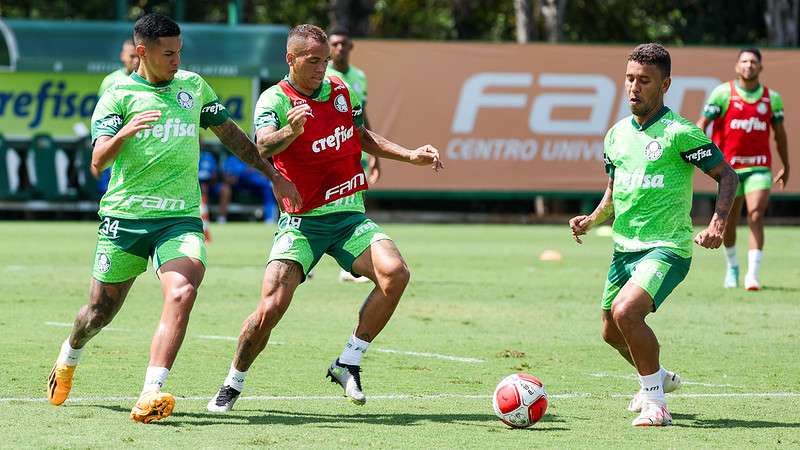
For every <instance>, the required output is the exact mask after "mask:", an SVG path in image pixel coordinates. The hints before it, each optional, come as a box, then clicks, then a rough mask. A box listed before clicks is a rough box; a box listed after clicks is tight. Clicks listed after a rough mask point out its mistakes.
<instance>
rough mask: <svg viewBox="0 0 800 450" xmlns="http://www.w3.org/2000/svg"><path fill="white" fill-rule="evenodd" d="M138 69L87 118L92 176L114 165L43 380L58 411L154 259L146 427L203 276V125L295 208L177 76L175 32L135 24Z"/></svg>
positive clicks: (140, 416) (188, 80)
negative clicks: (154, 323)
mask: <svg viewBox="0 0 800 450" xmlns="http://www.w3.org/2000/svg"><path fill="white" fill-rule="evenodd" d="M134 42H135V44H136V52H137V54H138V55H139V57H140V60H141V63H140V64H139V68H138V69H137V72H135V73H133V74H132V75H131V76H130V77H129V78H127V79H126V80H124V81H119V82H117V83H116V84H115V85H114V86H112V87H111V88H110V89H108V90H107V91H106V92H105V93H104V94H103V96H102V97H101V98H100V100H99V102H98V105H97V107H96V108H95V111H94V115H93V117H92V138H93V140H94V150H93V153H92V162H91V164H92V171H93V172H94V173H95V174H97V173H99V172H100V171H102V170H103V169H105V168H106V167H108V166H109V165H111V166H112V174H111V181H110V183H109V188H108V191H107V192H106V194H105V195H104V196H103V198H102V199H101V201H100V211H99V215H100V227H99V231H98V238H97V247H96V253H95V258H94V269H93V272H92V286H91V293H90V298H89V303H88V304H87V305H86V306H84V307H83V308H81V310H80V311H79V312H78V316H77V317H76V319H75V323H74V325H73V328H72V332H71V333H70V336H69V338H68V339H67V340H66V341H64V343H63V344H62V347H61V352H60V354H59V356H58V359H57V360H56V363H55V365H54V367H53V370H52V372H51V374H50V377H49V380H48V390H47V394H48V400H49V401H50V403H52V404H55V405H60V404H62V403H63V402H64V401H65V400H66V399H67V397H68V395H69V392H70V389H71V387H72V377H73V373H74V371H75V368H76V366H77V363H78V360H79V358H80V354H81V352H82V350H83V348H84V346H85V345H86V343H87V342H88V341H89V340H90V339H91V338H92V337H93V336H95V335H96V334H97V333H98V332H99V331H100V330H101V329H102V328H103V327H104V326H105V325H107V324H108V323H110V322H111V320H112V319H113V318H114V315H115V314H116V313H117V312H118V311H119V310H120V308H121V307H122V304H123V302H124V301H125V297H126V296H127V294H128V291H129V290H130V288H131V286H132V285H133V282H134V280H135V279H136V277H137V276H138V275H140V274H141V273H143V272H144V271H145V270H146V268H147V261H148V258H152V260H153V267H154V269H155V270H156V271H157V274H158V277H159V280H160V282H161V287H162V292H163V293H164V303H163V310H162V316H161V320H160V322H159V325H158V327H157V331H156V333H155V335H154V336H153V340H152V343H151V347H150V362H149V364H148V367H147V371H146V374H145V383H144V388H143V389H142V394H141V396H140V398H139V400H138V401H137V403H136V405H135V406H134V407H133V410H132V411H131V419H133V420H135V421H137V422H144V423H149V422H151V421H153V420H158V419H162V418H164V417H167V416H169V415H170V414H171V412H172V409H173V407H174V405H175V399H174V397H173V396H172V395H171V394H168V393H165V392H161V387H162V386H163V385H164V383H165V381H166V378H167V375H168V373H169V369H170V368H171V367H172V364H173V362H174V360H175V357H176V355H177V352H178V350H179V348H180V345H181V343H182V341H183V337H184V334H185V332H186V326H187V324H188V320H189V313H190V312H191V309H192V305H193V304H194V300H195V298H196V296H197V290H198V288H199V286H200V283H201V281H202V279H203V276H204V274H205V265H206V249H205V243H204V239H203V229H202V223H201V221H200V211H199V204H200V187H199V184H198V179H197V172H198V158H199V151H200V149H199V128H200V127H204V128H206V127H208V128H211V130H212V131H213V132H214V133H215V134H216V135H217V136H218V137H219V139H220V141H221V142H222V143H223V144H224V145H226V146H227V147H228V148H229V149H231V150H232V151H233V152H234V153H236V154H237V155H239V157H240V158H241V159H242V160H244V161H247V162H248V163H250V164H251V165H253V166H255V167H257V168H259V169H260V170H262V171H263V172H264V173H265V174H267V175H268V176H270V177H271V178H273V180H274V182H275V183H277V185H276V187H275V190H276V195H278V197H279V198H281V197H285V198H287V200H289V201H290V202H291V201H296V199H295V198H293V196H298V197H299V194H297V192H296V190H295V191H294V192H293V191H292V190H293V186H292V185H291V184H290V183H288V181H286V180H285V179H283V177H281V176H280V175H279V174H278V173H277V172H276V171H275V169H274V168H273V167H272V166H271V165H269V164H268V163H265V162H264V161H263V160H262V159H261V157H260V156H259V154H258V150H257V149H256V147H255V145H254V144H253V142H252V141H250V140H249V138H248V137H247V136H246V135H245V134H244V132H242V130H241V129H240V128H239V127H238V126H237V125H236V124H235V123H234V122H233V121H232V120H231V119H230V118H229V115H228V113H227V110H226V109H225V107H224V106H223V105H222V104H221V103H220V101H219V99H218V98H217V96H216V94H215V93H214V91H213V89H211V87H210V86H209V85H208V84H207V83H206V82H205V81H204V80H203V78H201V77H200V76H199V75H197V74H195V73H192V72H186V71H181V70H178V66H179V64H180V51H181V47H182V41H181V38H180V28H179V27H178V25H177V24H176V23H175V22H173V21H172V20H171V19H170V18H168V17H166V16H163V15H160V14H148V15H145V16H143V17H142V18H140V19H139V20H138V21H137V22H136V24H135V26H134Z"/></svg>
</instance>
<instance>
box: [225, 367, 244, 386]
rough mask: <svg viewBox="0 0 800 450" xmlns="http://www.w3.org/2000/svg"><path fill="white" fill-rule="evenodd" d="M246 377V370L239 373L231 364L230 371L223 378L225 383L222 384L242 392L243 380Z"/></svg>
mask: <svg viewBox="0 0 800 450" xmlns="http://www.w3.org/2000/svg"><path fill="white" fill-rule="evenodd" d="M246 376H247V371H246V370H245V371H244V372H239V371H238V370H236V367H233V364H231V370H229V371H228V376H227V377H225V381H224V382H223V383H222V384H223V385H224V386H230V387H232V388H234V389H236V390H237V391H239V392H242V391H243V390H244V379H245V377H246Z"/></svg>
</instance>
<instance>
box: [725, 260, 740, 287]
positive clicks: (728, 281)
mask: <svg viewBox="0 0 800 450" xmlns="http://www.w3.org/2000/svg"><path fill="white" fill-rule="evenodd" d="M724 286H725V288H726V289H734V288H738V287H739V266H728V269H727V270H726V271H725V283H724Z"/></svg>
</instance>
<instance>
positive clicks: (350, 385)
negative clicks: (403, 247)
mask: <svg viewBox="0 0 800 450" xmlns="http://www.w3.org/2000/svg"><path fill="white" fill-rule="evenodd" d="M329 58H330V48H329V46H328V38H327V36H326V35H325V32H324V31H322V30H321V29H320V28H319V27H316V26H314V25H309V24H303V25H298V26H296V27H294V28H292V29H291V30H290V31H289V37H288V39H287V44H286V62H287V64H288V65H289V75H288V76H287V78H286V79H285V80H284V81H282V82H281V83H279V85H277V86H273V87H270V88H269V89H267V90H266V91H265V92H264V93H262V94H261V97H260V98H259V100H258V102H257V104H256V110H255V127H256V130H257V131H256V139H257V145H258V148H259V151H260V152H261V154H262V155H265V156H270V157H275V159H276V161H277V162H276V165H277V166H278V168H281V169H282V170H286V171H287V173H288V172H289V171H290V169H289V168H288V167H289V166H283V165H282V160H284V158H285V160H287V161H288V160H290V159H292V158H296V159H297V162H296V164H297V165H294V166H292V167H291V172H294V173H288V175H287V176H288V178H290V179H293V177H295V176H297V177H298V178H296V179H298V180H302V179H303V175H302V174H307V173H310V174H313V176H312V177H311V179H305V180H304V181H303V182H305V183H307V186H312V187H313V188H314V189H317V188H321V189H324V188H325V187H324V186H322V187H320V186H316V185H317V181H320V180H323V179H324V178H323V177H324V173H323V174H320V173H319V172H317V171H311V170H309V171H306V169H313V168H314V161H313V160H312V159H311V158H314V156H313V155H314V154H315V153H318V152H312V151H313V149H314V147H313V145H314V144H312V143H311V140H312V139H317V138H318V136H321V135H322V134H324V133H327V132H328V131H327V130H328V129H330V128H329V126H328V125H330V124H331V123H334V122H335V123H344V122H346V125H347V126H344V127H343V128H344V129H347V128H350V129H354V130H356V132H355V134H354V135H352V137H353V139H354V141H348V144H347V145H348V146H350V147H348V149H349V151H350V153H348V154H347V155H346V156H347V157H348V158H350V157H353V158H350V160H349V163H355V162H356V160H355V159H354V158H355V156H356V154H355V153H354V151H358V150H359V149H363V150H366V151H367V152H369V153H370V154H374V155H379V156H381V157H383V158H391V159H394V160H398V161H404V162H408V163H411V164H415V165H420V166H427V165H430V166H431V167H432V168H433V169H434V170H435V171H438V170H440V169H441V168H442V164H441V161H440V160H439V151H438V150H437V149H436V148H434V147H432V146H430V145H424V146H422V147H419V148H417V149H414V150H412V149H408V148H405V147H402V146H400V145H398V144H395V143H392V142H390V141H388V140H387V139H385V138H383V137H381V136H379V135H378V134H376V133H374V132H372V131H370V130H368V129H367V128H365V127H364V126H363V123H362V121H361V120H360V115H361V107H360V104H359V100H358V98H357V97H356V96H355V95H352V94H350V104H351V108H350V109H347V108H344V107H342V108H336V110H334V112H335V111H338V112H335V114H336V115H335V116H334V115H333V113H331V112H327V113H325V112H324V111H326V109H325V108H326V107H327V108H332V106H326V105H331V99H332V98H333V99H336V98H339V97H338V96H334V94H332V90H335V89H339V90H340V91H341V90H347V91H349V90H350V89H349V88H347V87H346V86H345V85H343V84H340V83H339V82H338V81H337V82H336V87H335V88H334V87H332V83H333V81H331V79H330V78H328V77H326V76H325V69H326V67H327V65H328V60H329ZM290 92H293V93H292V94H291V95H294V93H296V94H297V97H295V98H290V97H289V96H288V95H289V94H288V93H290ZM338 95H340V96H341V99H342V100H344V95H345V93H341V94H338ZM293 102H295V103H293ZM345 106H346V105H345ZM321 111H322V112H321ZM340 121H341V122H340ZM337 129H338V128H337ZM314 130H316V132H315V131H314ZM326 139H333V135H331V136H330V137H329V138H326ZM316 142H319V141H316ZM356 143H357V144H356ZM351 145H354V146H351ZM308 146H310V147H311V148H308ZM329 151H330V150H329ZM284 152H285V153H284ZM328 155H330V153H328ZM330 161H332V160H330ZM353 165H354V164H348V170H350V169H354V170H355V172H356V174H357V175H358V176H360V178H361V179H363V176H361V175H362V174H360V173H358V167H357V166H356V167H353ZM328 170H334V171H335V170H336V169H335V168H334V169H330V168H329V169H328ZM298 184H299V185H300V190H301V192H305V191H304V188H305V186H306V185H303V184H301V181H298ZM361 186H363V185H361ZM360 194H361V191H356V194H350V195H347V194H343V195H344V196H343V197H342V198H341V199H339V200H331V201H327V202H326V201H325V198H328V197H327V196H326V197H324V198H322V203H321V204H320V202H319V201H312V202H310V203H309V204H308V205H305V206H304V207H303V208H306V207H308V208H311V209H310V210H308V211H305V209H299V208H298V209H295V210H292V209H289V208H287V211H285V212H284V214H282V215H281V218H280V220H279V222H278V227H279V228H278V231H277V233H276V234H275V238H274V240H273V243H272V249H271V251H270V254H269V259H268V262H267V267H266V269H265V271H264V277H263V280H262V285H261V298H260V302H259V304H258V307H257V308H256V310H255V311H253V313H252V314H251V315H250V316H249V317H247V318H246V319H245V320H244V323H243V324H242V328H241V333H240V335H239V341H238V342H239V343H238V345H237V347H236V351H235V353H234V356H233V361H232V362H231V367H230V370H229V372H228V375H227V377H226V378H225V380H224V381H223V383H222V386H221V387H220V388H219V390H218V391H217V393H216V394H215V395H214V396H213V397H212V398H211V401H209V403H208V410H209V411H212V412H227V411H230V409H231V408H232V407H233V405H234V403H235V402H236V399H237V398H239V394H241V392H242V390H243V389H244V382H245V377H246V375H247V372H248V370H249V369H250V367H251V365H252V364H253V362H254V361H255V359H256V357H257V356H258V355H259V354H260V353H261V351H262V350H263V349H264V348H265V346H266V345H267V342H268V340H269V337H270V334H271V332H272V330H273V329H274V327H275V326H276V325H277V324H278V321H280V319H281V317H282V316H283V314H284V313H285V312H286V310H287V309H288V308H289V304H290V303H291V301H292V298H293V296H294V292H295V289H297V287H298V286H299V285H300V283H302V282H303V280H304V278H305V275H306V274H307V273H308V271H309V270H310V269H311V268H312V267H313V266H314V265H315V264H316V263H317V262H318V261H319V259H320V258H321V257H322V256H323V255H324V254H329V255H331V256H333V257H334V258H335V259H336V261H337V262H338V263H339V265H340V266H341V267H342V268H343V269H346V270H348V271H351V272H353V273H355V274H359V275H364V276H366V277H368V278H369V279H370V280H372V281H373V282H374V283H375V287H374V289H373V290H372V291H371V292H370V293H369V295H368V296H367V298H366V299H365V300H364V303H363V305H362V307H361V309H360V310H359V312H358V321H357V324H356V326H355V329H354V330H353V331H352V333H351V335H350V337H349V339H348V340H347V343H346V344H345V346H344V349H343V350H342V353H341V354H340V355H339V357H338V358H337V359H336V360H335V361H334V362H333V363H331V364H330V365H329V366H328V372H327V375H328V376H329V377H330V378H331V381H332V382H335V383H337V384H339V385H340V386H341V387H342V388H343V389H344V393H345V395H346V396H347V397H349V399H350V400H351V401H352V402H353V403H356V404H359V405H361V404H364V402H366V396H365V395H364V393H363V391H362V388H361V378H360V363H361V359H362V356H363V354H364V352H366V350H367V348H368V346H369V344H370V342H372V340H373V339H375V337H376V336H377V335H378V333H380V332H381V330H383V328H384V327H385V326H386V324H387V323H388V321H389V319H390V318H391V316H392V314H393V313H394V310H395V308H396V307H397V304H398V303H399V301H400V297H401V296H402V294H403V292H404V291H405V288H406V285H407V284H408V281H409V278H410V271H409V269H408V266H407V265H406V263H405V260H404V259H403V257H402V255H401V254H400V251H399V250H398V249H397V247H396V246H395V244H394V242H393V241H392V240H391V239H390V238H389V237H388V236H387V235H386V234H385V233H384V232H383V230H382V229H381V228H380V226H378V225H377V224H376V223H375V222H373V221H372V220H370V219H369V218H368V217H366V216H365V215H364V202H363V197H362V196H361V195H360ZM307 197H308V198H310V199H314V198H315V197H314V196H313V195H311V196H307ZM320 198H321V196H320ZM303 201H306V198H304V199H303ZM316 205H319V206H316ZM293 211H298V212H299V211H305V212H303V213H299V214H298V213H295V212H293ZM286 381H287V382H290V381H291V380H289V379H287V380H286Z"/></svg>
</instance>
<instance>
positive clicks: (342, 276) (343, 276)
mask: <svg viewBox="0 0 800 450" xmlns="http://www.w3.org/2000/svg"><path fill="white" fill-rule="evenodd" d="M339 281H340V282H342V283H348V282H349V283H369V282H370V281H372V280H370V279H369V278H367V277H364V276H361V277H356V276H353V274H352V273H350V272H348V271H346V270H344V269H342V270H341V271H340V272H339Z"/></svg>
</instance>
